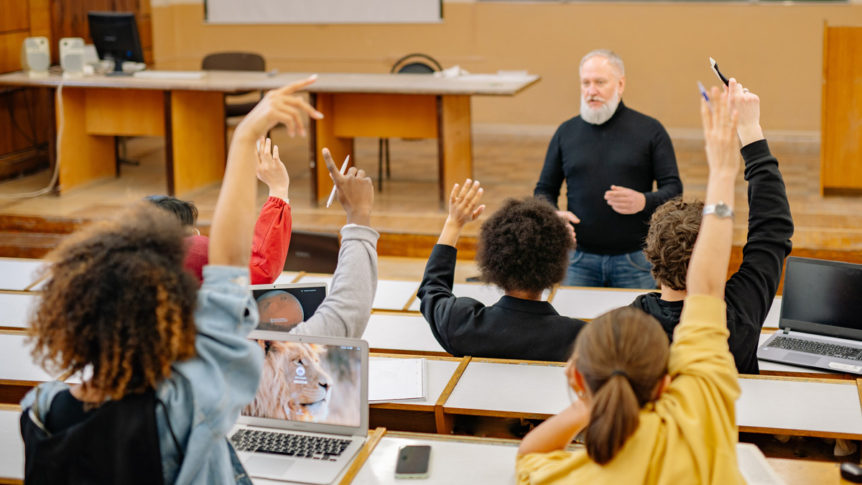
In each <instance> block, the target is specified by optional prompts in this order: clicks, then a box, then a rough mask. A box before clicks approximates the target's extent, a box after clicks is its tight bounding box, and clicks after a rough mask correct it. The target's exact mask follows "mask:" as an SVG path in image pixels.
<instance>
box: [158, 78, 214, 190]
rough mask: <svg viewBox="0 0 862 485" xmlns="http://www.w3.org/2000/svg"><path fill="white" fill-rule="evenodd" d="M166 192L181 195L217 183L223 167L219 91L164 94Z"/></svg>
mask: <svg viewBox="0 0 862 485" xmlns="http://www.w3.org/2000/svg"><path fill="white" fill-rule="evenodd" d="M165 123H166V125H165V136H166V140H165V141H166V142H165V149H166V151H168V153H167V154H166V158H167V162H168V163H167V165H168V166H167V181H168V193H170V194H177V195H182V194H184V193H187V192H190V191H193V190H195V189H198V188H201V187H205V186H207V185H211V184H214V183H216V182H220V181H221V180H222V177H224V168H225V160H226V157H225V142H224V140H225V119H224V100H223V94H222V93H221V92H219V91H179V90H177V91H171V92H166V93H165Z"/></svg>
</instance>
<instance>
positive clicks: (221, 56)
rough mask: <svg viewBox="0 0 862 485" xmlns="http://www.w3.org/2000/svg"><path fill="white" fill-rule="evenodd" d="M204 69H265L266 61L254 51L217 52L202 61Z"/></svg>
mask: <svg viewBox="0 0 862 485" xmlns="http://www.w3.org/2000/svg"><path fill="white" fill-rule="evenodd" d="M201 69H203V70H204V71H265V70H266V61H265V60H264V59H263V56H261V55H260V54H255V53H254V52H215V53H213V54H207V56H206V57H204V60H203V62H201Z"/></svg>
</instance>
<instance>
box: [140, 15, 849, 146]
mask: <svg viewBox="0 0 862 485" xmlns="http://www.w3.org/2000/svg"><path fill="white" fill-rule="evenodd" d="M152 12H153V14H152V15H153V33H154V56H155V62H156V65H157V66H159V67H162V68H169V69H179V68H183V69H192V68H196V67H198V66H199V65H200V61H201V59H202V58H203V56H204V55H205V54H206V53H208V52H214V51H220V50H253V51H257V52H260V53H262V54H263V55H264V56H265V57H266V58H267V62H268V65H269V67H271V68H278V69H280V70H282V71H289V70H294V71H319V72H351V71H353V72H385V71H387V70H388V68H389V66H390V65H391V64H392V62H394V61H395V60H396V59H397V58H398V57H399V56H401V55H403V54H406V53H409V52H414V51H418V52H425V53H428V54H431V55H432V56H434V57H436V58H437V59H438V60H440V61H441V62H442V63H443V64H444V66H452V65H454V64H460V65H461V66H462V67H464V68H465V69H467V70H469V71H472V72H494V71H496V70H498V69H527V70H529V71H530V72H534V73H537V74H540V75H541V76H542V78H543V79H542V81H541V82H540V83H539V84H537V85H535V86H533V87H530V88H529V89H527V90H526V91H524V92H523V93H521V94H519V95H518V96H515V97H512V98H491V97H475V98H474V99H473V110H474V111H473V120H474V122H477V123H506V124H523V125H544V126H547V125H557V124H559V123H560V122H561V121H563V120H565V119H567V118H569V117H571V116H574V115H575V114H577V111H578V106H579V96H578V89H577V63H578V60H579V59H580V57H581V56H582V55H583V54H584V53H586V52H587V51H589V50H590V49H592V48H596V47H610V48H613V49H614V50H616V51H617V52H619V53H620V54H621V55H622V56H623V58H624V59H625V61H626V69H627V77H628V86H627V88H626V92H625V95H624V99H625V101H626V103H627V104H629V105H630V106H631V107H633V108H635V109H638V110H640V111H643V112H645V113H648V114H650V115H652V116H654V117H656V118H658V119H659V120H661V121H662V123H664V125H665V126H666V127H669V128H693V129H697V128H698V127H699V124H700V121H699V117H698V110H697V99H698V98H697V90H696V87H695V82H696V81H697V80H701V81H703V82H704V83H705V84H713V83H714V82H715V78H714V77H713V76H712V74H711V73H710V71H709V69H708V66H707V57H708V56H713V57H715V58H716V59H717V60H718V61H719V64H720V65H721V66H722V68H723V69H724V70H725V71H727V73H729V74H731V75H734V76H736V77H738V78H739V79H740V81H742V82H743V83H744V84H745V85H746V86H749V87H750V88H751V89H752V90H753V91H755V92H757V93H759V94H761V95H762V98H763V102H764V107H763V122H764V125H765V126H766V127H768V128H769V129H772V130H802V131H809V132H817V131H819V128H820V85H821V72H822V67H821V66H822V49H823V25H824V22H826V23H828V24H830V25H849V26H862V5H859V4H848V5H840V4H839V5H834V4H833V5H817V4H804V5H798V4H796V5H780V4H777V5H751V4H742V3H731V4H725V3H682V4H680V3H656V4H652V3H580V2H579V3H539V4H533V3H508V2H505V3H504V2H501V3H494V2H474V3H446V4H445V6H444V22H443V23H441V24H434V25H255V26H240V25H237V26H228V25H207V24H205V23H204V22H203V4H202V3H200V4H188V3H183V4H163V5H157V6H154V7H153V9H152Z"/></svg>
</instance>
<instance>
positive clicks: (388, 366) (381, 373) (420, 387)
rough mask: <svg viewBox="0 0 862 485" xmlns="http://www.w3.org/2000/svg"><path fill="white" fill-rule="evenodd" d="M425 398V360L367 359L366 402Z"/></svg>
mask: <svg viewBox="0 0 862 485" xmlns="http://www.w3.org/2000/svg"><path fill="white" fill-rule="evenodd" d="M424 398H425V359H399V358H384V357H371V358H370V359H368V402H369V403H375V402H386V401H403V400H405V399H424Z"/></svg>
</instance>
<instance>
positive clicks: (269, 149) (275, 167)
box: [257, 138, 290, 200]
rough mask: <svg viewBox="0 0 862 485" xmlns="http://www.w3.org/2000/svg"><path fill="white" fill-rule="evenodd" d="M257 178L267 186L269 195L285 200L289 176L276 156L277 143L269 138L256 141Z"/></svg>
mask: <svg viewBox="0 0 862 485" xmlns="http://www.w3.org/2000/svg"><path fill="white" fill-rule="evenodd" d="M257 178H258V179H260V181H261V182H263V183H265V184H266V186H267V187H269V196H270V197H278V198H281V199H283V200H287V193H288V188H289V187H290V176H289V175H288V174H287V168H286V167H285V166H284V163H282V161H281V159H280V158H279V157H278V145H275V144H273V143H272V140H270V139H269V138H260V139H259V140H258V141H257Z"/></svg>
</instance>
